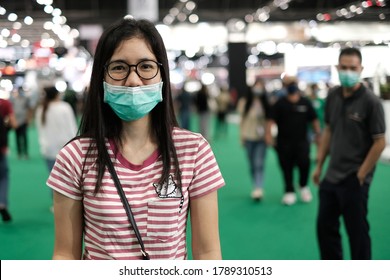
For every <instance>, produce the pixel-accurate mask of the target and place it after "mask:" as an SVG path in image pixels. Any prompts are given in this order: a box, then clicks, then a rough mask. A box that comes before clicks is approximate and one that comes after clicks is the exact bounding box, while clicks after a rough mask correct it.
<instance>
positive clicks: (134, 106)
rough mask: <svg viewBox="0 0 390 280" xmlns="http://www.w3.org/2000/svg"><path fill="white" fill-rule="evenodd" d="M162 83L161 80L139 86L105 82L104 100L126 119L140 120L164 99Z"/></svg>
mask: <svg viewBox="0 0 390 280" xmlns="http://www.w3.org/2000/svg"><path fill="white" fill-rule="evenodd" d="M162 85H163V82H159V83H156V84H152V85H146V86H139V87H125V86H113V85H110V84H108V83H106V82H103V87H104V102H105V103H107V104H108V105H110V107H111V109H112V110H113V111H114V112H115V113H116V114H117V116H118V117H119V118H121V119H122V120H124V121H134V120H138V119H140V118H142V117H144V116H145V115H147V114H148V113H150V111H152V110H153V108H154V107H156V105H157V104H158V103H159V102H161V101H162Z"/></svg>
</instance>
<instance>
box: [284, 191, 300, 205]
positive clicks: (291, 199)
mask: <svg viewBox="0 0 390 280" xmlns="http://www.w3.org/2000/svg"><path fill="white" fill-rule="evenodd" d="M295 202H297V196H296V194H295V193H293V192H287V193H285V194H284V196H283V198H282V203H283V204H284V205H288V206H290V205H293V204H294V203H295Z"/></svg>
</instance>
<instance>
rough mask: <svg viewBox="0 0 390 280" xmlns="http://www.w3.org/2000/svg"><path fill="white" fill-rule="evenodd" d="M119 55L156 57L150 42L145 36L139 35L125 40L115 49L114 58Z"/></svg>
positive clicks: (123, 56) (126, 56)
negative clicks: (140, 36)
mask: <svg viewBox="0 0 390 280" xmlns="http://www.w3.org/2000/svg"><path fill="white" fill-rule="evenodd" d="M118 56H119V57H122V58H128V59H132V58H134V59H137V58H139V57H145V58H151V59H156V57H155V55H154V53H153V51H152V49H151V47H150V45H149V43H148V42H147V41H146V40H145V39H144V38H139V37H133V38H130V39H126V40H123V41H122V42H121V43H120V44H119V45H118V47H117V48H116V49H115V50H114V53H113V55H112V58H115V57H118Z"/></svg>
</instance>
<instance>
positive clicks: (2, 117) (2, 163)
mask: <svg viewBox="0 0 390 280" xmlns="http://www.w3.org/2000/svg"><path fill="white" fill-rule="evenodd" d="M17 126H18V123H17V122H16V117H15V114H14V111H13V108H12V103H11V102H10V101H9V100H8V99H3V98H0V215H1V217H2V220H3V221H4V222H10V221H11V220H12V217H11V214H10V212H9V205H8V204H9V203H8V194H9V183H10V182H9V165H8V160H7V154H8V130H9V129H16V128H17Z"/></svg>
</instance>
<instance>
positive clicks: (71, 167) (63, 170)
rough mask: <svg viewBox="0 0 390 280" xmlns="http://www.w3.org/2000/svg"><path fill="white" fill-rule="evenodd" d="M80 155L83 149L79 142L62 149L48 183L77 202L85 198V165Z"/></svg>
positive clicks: (76, 141) (73, 142)
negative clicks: (82, 175)
mask: <svg viewBox="0 0 390 280" xmlns="http://www.w3.org/2000/svg"><path fill="white" fill-rule="evenodd" d="M80 155H81V147H80V145H79V141H78V140H75V141H72V142H71V143H69V144H68V145H66V146H65V147H64V148H62V149H61V151H60V152H59V154H58V155H57V158H56V162H55V164H54V167H53V169H52V171H51V173H50V175H49V178H48V180H47V182H46V183H47V185H48V186H49V187H50V188H52V189H53V190H55V191H57V192H59V193H61V194H63V195H65V196H67V197H69V198H72V199H75V200H81V199H82V197H83V194H82V189H81V185H82V184H81V181H82V180H81V171H82V168H83V166H82V165H83V163H82V159H81V156H80Z"/></svg>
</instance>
